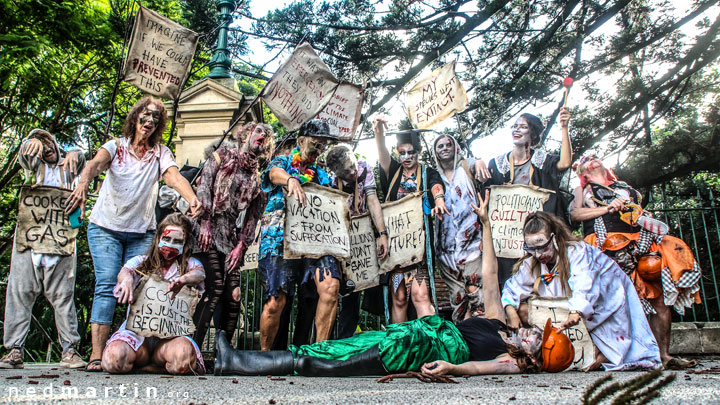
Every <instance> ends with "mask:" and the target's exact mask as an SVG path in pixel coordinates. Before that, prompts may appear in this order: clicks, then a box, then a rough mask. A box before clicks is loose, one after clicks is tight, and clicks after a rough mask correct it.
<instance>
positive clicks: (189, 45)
mask: <svg viewBox="0 0 720 405" xmlns="http://www.w3.org/2000/svg"><path fill="white" fill-rule="evenodd" d="M131 38H132V40H131V41H132V42H131V43H130V48H129V50H128V55H127V59H126V60H125V73H124V77H123V78H124V80H125V81H127V82H129V83H131V84H132V85H133V86H135V87H137V88H139V89H140V90H142V91H145V92H147V93H150V94H154V95H156V96H158V97H162V98H168V99H175V98H177V97H178V95H179V94H180V91H181V90H182V85H183V83H184V82H185V76H187V74H188V70H190V63H191V62H192V59H193V56H194V55H195V48H196V47H197V43H198V34H197V33H195V32H194V31H192V30H189V29H187V28H185V27H183V26H182V25H180V24H178V23H176V22H174V21H172V20H170V19H169V18H167V17H164V16H163V15H161V14H158V13H156V12H155V11H152V10H150V9H148V8H145V7H143V6H140V9H139V10H138V12H137V15H136V16H135V25H134V26H133V32H132V37H131Z"/></svg>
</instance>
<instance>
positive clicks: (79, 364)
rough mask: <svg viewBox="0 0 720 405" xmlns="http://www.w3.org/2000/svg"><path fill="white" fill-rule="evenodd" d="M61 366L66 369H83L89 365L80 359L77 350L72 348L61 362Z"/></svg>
mask: <svg viewBox="0 0 720 405" xmlns="http://www.w3.org/2000/svg"><path fill="white" fill-rule="evenodd" d="M60 366H61V367H65V368H83V367H85V366H87V363H86V362H85V361H84V360H83V359H82V357H80V354H78V352H77V350H75V349H73V348H72V347H71V348H70V349H68V351H66V352H65V354H63V356H62V360H60Z"/></svg>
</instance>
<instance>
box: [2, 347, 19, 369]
mask: <svg viewBox="0 0 720 405" xmlns="http://www.w3.org/2000/svg"><path fill="white" fill-rule="evenodd" d="M0 368H24V366H23V352H22V349H18V348H15V347H14V348H12V349H10V352H9V353H8V354H6V355H5V356H3V357H2V358H1V359H0Z"/></svg>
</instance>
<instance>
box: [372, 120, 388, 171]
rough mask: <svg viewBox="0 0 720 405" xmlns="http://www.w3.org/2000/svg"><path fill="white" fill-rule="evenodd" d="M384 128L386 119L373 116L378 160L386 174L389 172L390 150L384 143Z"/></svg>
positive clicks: (385, 127)
mask: <svg viewBox="0 0 720 405" xmlns="http://www.w3.org/2000/svg"><path fill="white" fill-rule="evenodd" d="M385 129H387V120H386V119H385V118H384V117H377V118H375V123H374V124H373V130H374V132H375V144H376V145H377V150H378V161H379V162H380V167H381V168H382V169H383V171H384V172H385V175H386V176H389V174H390V159H391V158H390V151H389V150H388V148H387V145H385Z"/></svg>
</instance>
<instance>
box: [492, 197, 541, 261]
mask: <svg viewBox="0 0 720 405" xmlns="http://www.w3.org/2000/svg"><path fill="white" fill-rule="evenodd" d="M490 188H491V191H490V203H489V205H488V215H489V217H490V226H491V228H492V239H493V245H494V246H495V255H497V257H509V258H520V257H522V256H523V254H524V252H523V249H522V247H523V243H524V241H525V240H524V239H523V225H524V224H525V218H527V216H528V215H530V214H532V213H533V212H535V211H538V210H542V208H543V204H545V202H546V201H547V200H548V198H550V193H551V191H549V190H545V189H543V188H539V187H533V186H525V185H522V184H513V185H507V186H490Z"/></svg>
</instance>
